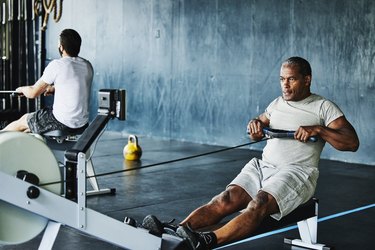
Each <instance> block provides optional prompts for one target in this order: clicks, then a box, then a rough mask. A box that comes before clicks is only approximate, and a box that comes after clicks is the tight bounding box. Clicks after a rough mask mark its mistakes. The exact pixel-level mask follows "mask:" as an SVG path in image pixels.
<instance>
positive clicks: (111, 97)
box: [98, 89, 126, 121]
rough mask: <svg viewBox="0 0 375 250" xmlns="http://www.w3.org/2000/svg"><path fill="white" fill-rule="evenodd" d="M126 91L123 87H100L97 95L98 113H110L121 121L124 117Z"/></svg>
mask: <svg viewBox="0 0 375 250" xmlns="http://www.w3.org/2000/svg"><path fill="white" fill-rule="evenodd" d="M125 101H126V91H125V90H124V89H101V90H99V96H98V106H99V107H98V113H99V114H110V115H111V116H112V117H116V118H117V119H119V120H121V121H123V120H125V119H126V102H125Z"/></svg>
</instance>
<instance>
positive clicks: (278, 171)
mask: <svg viewBox="0 0 375 250" xmlns="http://www.w3.org/2000/svg"><path fill="white" fill-rule="evenodd" d="M311 77H312V75H311V67H310V64H309V62H307V61H306V60H305V59H303V58H300V57H291V58H289V59H287V60H286V61H284V62H283V64H282V66H281V70H280V84H281V91H282V96H280V97H278V98H277V99H275V100H274V101H273V102H272V103H271V104H270V105H269V106H268V107H267V109H266V111H265V112H264V113H263V114H261V115H259V116H258V117H257V118H255V119H252V120H251V121H250V122H249V124H248V131H249V134H250V138H251V139H252V140H255V141H259V140H261V139H262V138H263V137H264V133H263V128H264V127H270V128H274V129H282V130H293V131H296V132H295V133H294V139H287V138H280V139H278V138H276V139H271V140H267V145H266V146H265V148H264V150H263V155H262V159H257V158H254V159H252V160H250V161H249V163H247V164H246V165H245V167H244V168H243V169H242V171H241V173H240V174H238V176H237V177H236V178H235V179H234V180H233V181H232V182H231V183H230V184H229V185H228V186H227V188H226V189H225V191H223V192H222V193H220V194H219V195H217V196H215V197H214V198H213V199H212V200H211V201H210V202H208V203H207V204H205V205H203V206H201V207H199V208H197V209H196V210H194V211H193V212H192V213H191V214H190V215H189V216H188V217H187V218H186V219H185V220H183V221H182V222H181V223H180V226H179V227H178V229H177V231H176V232H177V234H178V235H179V236H181V237H182V238H186V239H188V241H189V242H190V243H191V248H192V249H211V248H213V247H215V246H217V245H220V244H225V243H228V242H231V241H236V240H239V239H242V238H245V237H246V236H248V235H249V234H251V233H252V232H254V231H255V229H256V228H257V227H258V226H259V224H260V223H261V222H262V220H263V219H264V218H265V217H267V216H272V217H273V218H275V219H277V220H279V219H281V218H282V217H284V216H286V215H287V214H289V213H290V212H291V211H293V210H294V209H295V208H297V207H298V206H299V205H301V204H303V203H305V202H306V201H308V200H309V199H310V198H311V197H312V196H313V194H314V192H315V187H316V183H317V179H318V175H319V171H318V163H319V158H320V153H321V152H322V149H323V147H324V144H325V142H328V143H329V144H331V145H332V146H333V147H334V148H336V149H338V150H342V151H356V150H357V149H358V147H359V140H358V137H357V134H356V132H355V130H354V128H353V126H352V125H351V124H350V123H349V122H348V121H347V120H346V118H345V116H344V115H343V113H342V111H341V110H340V109H339V108H338V107H337V106H336V105H335V104H334V103H332V102H331V101H329V100H327V99H325V98H323V97H321V96H318V95H315V94H312V93H311V92H310V85H311ZM312 136H315V137H318V141H317V142H310V141H309V138H310V137H312ZM240 210H243V212H242V213H241V214H240V215H238V216H236V217H234V218H233V219H232V220H230V221H229V222H228V223H227V224H225V225H224V226H223V227H221V228H219V229H217V230H215V231H212V232H197V231H194V230H197V229H200V228H204V227H208V226H212V225H215V224H217V223H218V222H220V221H221V219H223V218H224V217H226V216H227V215H229V214H232V213H234V212H238V211H240ZM164 224H166V225H164ZM164 224H163V223H162V222H160V221H159V220H158V219H157V218H156V217H155V216H152V215H150V216H147V217H146V218H145V219H144V225H146V228H147V227H148V228H149V229H151V230H152V231H154V232H155V233H159V231H161V230H163V228H162V227H161V226H163V227H168V223H164ZM160 225H161V226H160ZM169 226H170V227H172V226H171V225H169Z"/></svg>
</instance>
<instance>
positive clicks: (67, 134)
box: [42, 124, 89, 143]
mask: <svg viewBox="0 0 375 250" xmlns="http://www.w3.org/2000/svg"><path fill="white" fill-rule="evenodd" d="M88 126H89V124H86V125H84V126H83V127H80V128H76V129H66V130H51V131H48V132H46V133H43V134H42V136H44V137H46V138H50V139H54V140H56V141H57V142H58V143H63V142H64V141H65V140H67V141H76V140H77V136H78V135H80V134H82V133H83V132H84V131H85V129H86V128H87V127H88Z"/></svg>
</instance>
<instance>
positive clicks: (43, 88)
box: [3, 29, 93, 134]
mask: <svg viewBox="0 0 375 250" xmlns="http://www.w3.org/2000/svg"><path fill="white" fill-rule="evenodd" d="M81 42H82V40H81V37H80V35H79V34H78V32H77V31H75V30H72V29H65V30H63V31H62V32H61V34H60V41H59V47H58V49H59V53H60V55H61V58H60V59H56V60H53V61H52V62H50V63H49V64H48V65H47V67H46V68H45V70H44V72H43V75H42V77H41V78H40V79H39V80H38V81H37V82H36V83H35V84H34V85H32V86H23V87H19V88H17V89H16V92H19V93H21V94H22V95H24V96H25V97H27V98H36V97H38V96H40V95H41V94H43V93H44V95H50V94H53V93H54V101H53V106H52V107H46V108H43V109H40V110H37V111H36V112H33V113H27V114H25V115H23V116H22V117H21V118H20V119H18V120H16V121H14V122H12V123H10V124H8V125H7V126H6V127H5V128H4V129H3V131H24V132H32V133H38V134H43V133H45V132H48V131H51V130H67V131H69V132H73V133H74V131H75V130H79V129H81V128H82V127H84V126H86V125H87V123H88V121H89V97H90V91H91V84H92V80H93V68H92V65H91V63H90V62H89V61H87V60H85V59H83V58H81V57H79V56H78V54H79V51H80V48H81Z"/></svg>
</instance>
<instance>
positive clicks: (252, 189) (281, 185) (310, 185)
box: [228, 158, 319, 220]
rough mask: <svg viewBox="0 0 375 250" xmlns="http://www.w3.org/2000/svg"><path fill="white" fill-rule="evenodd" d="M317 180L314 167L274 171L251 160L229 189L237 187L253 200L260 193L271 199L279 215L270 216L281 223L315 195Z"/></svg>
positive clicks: (275, 168) (289, 167) (261, 162)
mask: <svg viewBox="0 0 375 250" xmlns="http://www.w3.org/2000/svg"><path fill="white" fill-rule="evenodd" d="M318 176H319V170H318V169H317V168H314V167H307V166H298V165H284V166H278V167H275V166H273V165H271V164H268V163H266V162H264V161H262V160H259V159H257V158H253V159H252V160H250V161H249V162H248V163H247V164H246V165H245V166H244V167H243V169H242V170H241V172H240V173H239V174H238V175H237V177H236V178H235V179H234V180H233V181H232V182H231V183H230V184H229V185H228V186H230V185H237V186H240V187H241V188H243V189H244V190H245V191H246V192H247V193H248V194H249V195H250V196H251V197H252V198H255V196H256V195H257V193H258V192H259V191H260V190H262V191H264V192H267V193H268V194H270V195H272V196H273V197H274V198H275V200H276V202H277V204H278V206H279V210H280V211H279V213H277V214H273V215H271V216H272V217H273V218H274V219H276V220H280V219H281V218H282V217H284V216H286V215H287V214H289V213H290V212H292V211H293V210H294V209H296V208H297V207H298V206H299V205H301V204H303V203H305V202H306V201H308V200H309V199H310V198H311V197H312V196H313V195H314V192H315V187H316V183H317V180H318Z"/></svg>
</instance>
